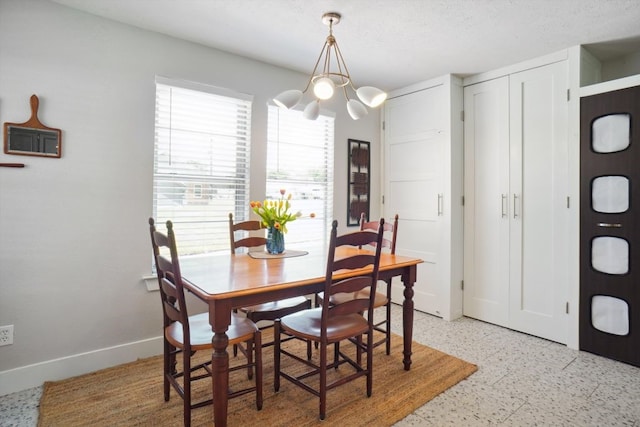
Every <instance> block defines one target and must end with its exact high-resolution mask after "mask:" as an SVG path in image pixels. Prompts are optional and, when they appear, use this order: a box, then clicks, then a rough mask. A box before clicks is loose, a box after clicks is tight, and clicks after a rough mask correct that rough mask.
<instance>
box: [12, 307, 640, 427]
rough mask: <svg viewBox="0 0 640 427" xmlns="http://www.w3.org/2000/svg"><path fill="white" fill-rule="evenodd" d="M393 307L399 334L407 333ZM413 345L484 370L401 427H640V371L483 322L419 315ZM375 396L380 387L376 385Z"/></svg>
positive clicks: (24, 405)
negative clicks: (403, 329) (403, 331)
mask: <svg viewBox="0 0 640 427" xmlns="http://www.w3.org/2000/svg"><path fill="white" fill-rule="evenodd" d="M401 325H402V310H401V308H400V307H399V306H394V308H393V326H392V328H393V330H394V332H396V333H401V331H402V326H401ZM413 335H414V336H413V339H414V340H415V341H417V342H420V343H422V344H426V345H428V346H431V347H434V348H436V349H438V350H441V351H444V352H446V353H449V354H451V355H454V356H457V357H460V358H462V359H464V360H466V361H468V362H471V363H475V364H477V365H478V372H476V373H475V374H473V375H471V376H470V377H469V378H468V379H466V380H464V381H462V382H460V383H458V384H457V385H455V386H454V387H452V388H451V389H449V390H447V391H445V392H444V393H442V394H440V395H439V396H437V397H436V398H435V399H433V400H431V401H430V402H428V403H427V404H425V405H424V406H422V407H421V408H419V409H418V410H416V411H415V412H414V413H412V414H411V415H409V416H408V417H406V418H405V419H404V420H402V421H400V422H398V423H397V424H396V425H395V426H396V427H409V426H465V427H467V426H491V425H503V426H554V427H556V426H598V427H601V426H631V427H640V368H636V367H633V366H630V365H626V364H624V363H619V362H615V361H613V360H610V359H606V358H602V357H599V356H595V355H593V354H590V353H585V352H580V351H576V350H571V349H569V348H567V347H566V346H563V345H560V344H556V343H553V342H550V341H546V340H543V339H539V338H535V337H532V336H529V335H525V334H521V333H518V332H514V331H510V330H508V329H504V328H501V327H498V326H495V325H491V324H488V323H484V322H479V321H477V320H473V319H469V318H462V319H458V320H456V321H454V322H445V321H443V320H441V319H439V318H437V317H434V316H430V315H427V314H424V313H419V312H416V315H415V321H414V332H413ZM41 392H42V388H41V387H36V388H32V389H29V390H24V391H21V392H18V393H13V394H8V395H5V396H0V427H9V426H15V427H31V426H35V425H36V424H37V419H38V402H39V400H40V394H41ZM374 393H375V380H374Z"/></svg>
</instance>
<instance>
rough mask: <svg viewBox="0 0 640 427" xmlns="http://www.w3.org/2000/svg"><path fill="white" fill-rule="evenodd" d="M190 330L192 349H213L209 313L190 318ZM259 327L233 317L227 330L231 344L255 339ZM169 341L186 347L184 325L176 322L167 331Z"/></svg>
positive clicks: (176, 345)
mask: <svg viewBox="0 0 640 427" xmlns="http://www.w3.org/2000/svg"><path fill="white" fill-rule="evenodd" d="M189 329H190V334H191V348H192V349H193V350H206V349H211V348H213V345H212V343H211V340H212V339H213V331H212V330H211V325H210V324H209V313H201V314H195V315H193V316H189ZM257 330H258V327H257V326H256V325H255V323H253V322H252V321H250V320H249V319H247V318H246V317H242V316H237V315H232V316H231V325H229V329H228V330H227V336H228V337H229V344H238V343H240V342H243V341H247V340H249V339H251V338H252V337H253V334H254V333H255V332H256V331H257ZM165 335H166V337H167V340H168V341H169V342H170V343H171V344H172V345H173V346H174V347H177V348H183V347H184V337H183V335H182V325H181V324H180V322H174V323H172V324H171V325H169V326H168V327H167V328H166V330H165Z"/></svg>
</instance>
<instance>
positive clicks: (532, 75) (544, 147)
mask: <svg viewBox="0 0 640 427" xmlns="http://www.w3.org/2000/svg"><path fill="white" fill-rule="evenodd" d="M566 88H567V68H566V63H565V62H558V63H553V64H550V65H546V66H543V67H538V68H534V69H531V70H526V71H522V72H519V73H514V74H511V75H509V76H505V77H502V78H499V79H495V80H491V81H487V82H482V83H478V84H476V85H472V86H468V87H466V88H465V92H464V103H465V200H466V202H465V274H464V278H465V291H464V314H465V315H468V316H470V317H475V318H478V319H480V320H485V321H488V322H492V323H496V324H499V325H502V326H506V327H509V328H511V329H515V330H519V331H522V332H526V333H529V334H532V335H536V336H539V337H542V338H547V339H550V340H553V341H557V342H561V343H565V342H566V340H567V315H566V301H567V295H566V292H567V289H566V288H567V228H568V227H567V226H568V222H567V221H568V212H569V211H568V203H569V201H568V199H567V196H568V192H567V191H568V190H567V183H568V182H567V181H568V178H567V165H568V159H567V147H568V145H567V138H568V135H567V129H568V127H567V120H568V117H567V114H568V101H567V95H566V94H567V91H566Z"/></svg>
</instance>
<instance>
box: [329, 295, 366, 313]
mask: <svg viewBox="0 0 640 427" xmlns="http://www.w3.org/2000/svg"><path fill="white" fill-rule="evenodd" d="M368 308H369V298H354V299H351V300H348V301H346V302H343V303H342V304H332V305H331V307H329V316H341V315H345V314H352V313H363V312H365V311H367V309H368Z"/></svg>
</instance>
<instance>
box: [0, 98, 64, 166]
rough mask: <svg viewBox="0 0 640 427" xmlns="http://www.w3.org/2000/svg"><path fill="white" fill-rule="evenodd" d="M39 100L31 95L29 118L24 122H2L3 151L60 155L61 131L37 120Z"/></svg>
mask: <svg viewBox="0 0 640 427" xmlns="http://www.w3.org/2000/svg"><path fill="white" fill-rule="evenodd" d="M38 105H39V100H38V97H37V96H36V95H32V96H31V118H30V119H29V120H28V121H26V122H24V123H5V124H4V152H5V153H6V154H19V155H23V156H42V157H56V158H60V156H62V131H61V130H60V129H55V128H50V127H47V126H45V125H43V124H42V123H41V122H40V120H38Z"/></svg>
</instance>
